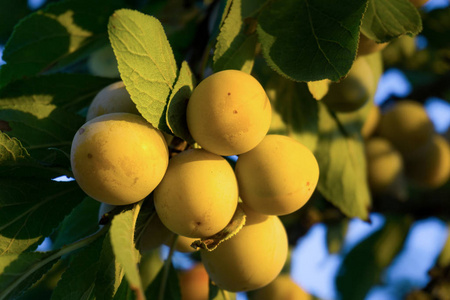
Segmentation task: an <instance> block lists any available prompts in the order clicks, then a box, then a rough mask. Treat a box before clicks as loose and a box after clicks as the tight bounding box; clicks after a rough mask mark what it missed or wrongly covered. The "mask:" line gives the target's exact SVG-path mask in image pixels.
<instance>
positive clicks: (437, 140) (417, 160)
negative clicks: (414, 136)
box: [406, 134, 450, 188]
mask: <svg viewBox="0 0 450 300" xmlns="http://www.w3.org/2000/svg"><path fill="white" fill-rule="evenodd" d="M406 175H407V176H408V178H409V179H411V180H413V181H415V182H416V183H417V184H419V185H421V186H423V187H427V188H437V187H440V186H441V185H443V184H444V183H446V182H447V181H448V178H449V176H450V146H449V144H448V142H447V141H446V140H445V138H444V137H442V136H440V135H438V134H435V135H433V139H432V142H431V144H430V145H429V146H428V148H427V150H426V151H425V152H423V153H421V155H420V156H417V157H414V159H411V160H409V161H407V163H406Z"/></svg>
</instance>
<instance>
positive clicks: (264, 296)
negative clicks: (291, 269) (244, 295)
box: [249, 274, 313, 300]
mask: <svg viewBox="0 0 450 300" xmlns="http://www.w3.org/2000/svg"><path fill="white" fill-rule="evenodd" d="M249 299H250V300H275V299H276V300H312V299H313V298H312V296H311V295H310V294H308V293H307V292H305V291H304V290H303V289H302V288H301V287H300V286H299V285H298V284H296V283H295V282H294V281H293V280H292V278H291V277H290V276H289V275H287V274H282V275H280V276H278V277H277V278H276V279H275V280H274V281H272V282H271V283H269V284H268V285H266V286H265V287H263V288H261V289H258V290H256V291H254V292H253V293H251V294H250V296H249Z"/></svg>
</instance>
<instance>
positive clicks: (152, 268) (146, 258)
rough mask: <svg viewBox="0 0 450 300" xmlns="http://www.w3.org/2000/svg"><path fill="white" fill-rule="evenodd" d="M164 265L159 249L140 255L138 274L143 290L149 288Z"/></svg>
mask: <svg viewBox="0 0 450 300" xmlns="http://www.w3.org/2000/svg"><path fill="white" fill-rule="evenodd" d="M163 265H164V261H163V260H162V258H161V253H160V249H159V248H156V249H153V250H150V251H147V252H145V253H143V254H142V258H141V261H140V263H139V272H140V274H141V280H142V286H143V287H144V289H145V290H147V288H148V287H149V286H150V284H151V283H152V282H153V280H154V279H155V278H156V276H157V275H158V273H159V271H160V270H161V268H162V267H163Z"/></svg>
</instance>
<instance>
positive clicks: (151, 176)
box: [70, 113, 169, 205]
mask: <svg viewBox="0 0 450 300" xmlns="http://www.w3.org/2000/svg"><path fill="white" fill-rule="evenodd" d="M70 155H71V157H70V161H71V166H72V171H73V174H74V177H75V179H76V181H77V183H78V185H79V186H80V187H81V189H83V191H84V192H85V193H86V194H88V195H89V196H91V197H92V198H94V199H96V200H98V201H100V202H104V203H107V204H111V205H126V204H131V203H135V202H138V201H140V200H142V199H144V198H145V197H146V196H147V195H148V194H150V193H151V192H152V191H153V189H154V188H155V187H156V186H157V185H158V184H159V182H160V181H161V179H162V178H163V176H164V173H165V171H166V169H167V165H168V160H169V151H168V148H167V144H166V141H165V140H164V137H163V135H162V134H161V132H160V131H159V130H157V129H155V128H154V127H153V126H152V125H151V124H150V123H148V122H147V121H146V120H145V119H144V118H142V117H140V116H137V115H133V114H130V113H112V114H107V115H103V116H100V117H97V118H94V119H92V120H91V121H89V122H87V123H86V124H84V125H83V126H81V128H80V129H79V130H78V131H77V133H76V134H75V137H74V139H73V142H72V148H71V153H70Z"/></svg>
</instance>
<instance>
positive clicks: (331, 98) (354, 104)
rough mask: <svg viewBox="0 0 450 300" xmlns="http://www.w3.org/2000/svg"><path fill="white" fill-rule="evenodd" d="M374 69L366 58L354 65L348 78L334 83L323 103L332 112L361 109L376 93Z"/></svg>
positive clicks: (361, 58)
mask: <svg viewBox="0 0 450 300" xmlns="http://www.w3.org/2000/svg"><path fill="white" fill-rule="evenodd" d="M375 88H376V85H375V79H374V74H373V72H372V68H371V67H370V65H369V63H368V62H367V61H366V59H365V58H364V57H359V58H358V59H356V60H355V62H354V63H353V65H352V67H351V69H350V71H349V72H348V74H347V77H345V78H344V79H342V80H341V81H340V82H337V83H336V82H333V83H331V84H330V86H329V90H328V93H327V94H326V95H325V97H323V99H322V101H323V102H324V103H325V104H326V105H327V106H328V107H329V108H331V109H332V110H334V111H338V112H351V111H355V110H357V109H359V108H361V107H362V106H363V105H364V104H365V103H367V101H368V100H369V99H370V97H372V96H373V94H374V93H375Z"/></svg>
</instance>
